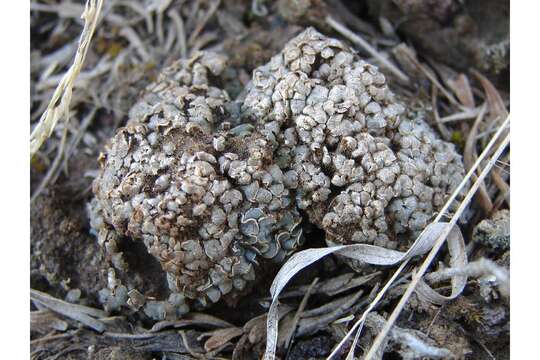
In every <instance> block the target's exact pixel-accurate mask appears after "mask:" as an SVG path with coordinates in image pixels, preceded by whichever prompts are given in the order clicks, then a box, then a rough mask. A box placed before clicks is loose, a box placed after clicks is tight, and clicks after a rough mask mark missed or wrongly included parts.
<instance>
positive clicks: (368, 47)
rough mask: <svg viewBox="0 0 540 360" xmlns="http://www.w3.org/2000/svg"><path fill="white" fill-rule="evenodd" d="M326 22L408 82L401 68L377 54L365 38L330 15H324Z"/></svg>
mask: <svg viewBox="0 0 540 360" xmlns="http://www.w3.org/2000/svg"><path fill="white" fill-rule="evenodd" d="M326 23H327V24H328V25H330V26H331V27H332V28H333V29H334V30H336V31H337V32H339V33H340V34H341V35H343V36H345V37H346V38H347V39H349V40H351V41H352V42H353V43H355V44H357V45H359V46H360V47H361V48H362V49H364V50H365V51H367V52H368V53H369V54H370V55H371V56H373V57H374V58H375V59H376V60H377V61H378V62H379V63H380V64H381V65H382V66H384V67H385V68H386V69H388V70H389V71H391V72H392V73H393V74H394V75H396V76H397V77H398V78H399V79H400V80H401V81H403V82H406V83H407V82H409V77H408V76H407V75H405V74H404V73H403V72H402V71H401V70H399V69H398V68H397V67H396V66H395V65H394V64H392V63H391V62H390V61H388V59H386V58H385V57H384V56H382V55H381V54H379V52H378V51H377V50H375V48H373V46H371V45H370V44H369V43H368V42H367V41H366V40H364V39H363V38H361V37H360V36H358V35H356V34H355V33H353V32H352V31H351V30H349V29H348V28H347V27H345V26H344V25H343V24H341V23H340V22H338V21H337V20H335V19H334V18H332V17H331V16H327V17H326Z"/></svg>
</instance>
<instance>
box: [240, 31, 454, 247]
mask: <svg viewBox="0 0 540 360" xmlns="http://www.w3.org/2000/svg"><path fill="white" fill-rule="evenodd" d="M243 110H244V111H245V112H246V113H247V114H249V115H250V117H251V118H252V119H253V121H254V122H256V123H257V124H258V125H259V126H260V127H261V128H262V129H263V130H262V131H263V133H264V134H265V135H266V136H267V137H268V138H269V139H271V140H272V142H273V143H274V146H275V147H276V148H277V149H276V161H277V162H278V163H279V164H282V166H284V167H286V168H291V169H292V170H294V171H295V172H296V173H297V174H298V179H299V181H298V187H297V189H296V190H297V192H296V196H297V204H298V208H299V209H301V210H303V211H305V212H307V213H308V214H309V217H310V221H311V222H313V223H314V224H316V225H317V226H319V227H321V228H322V229H324V230H325V231H326V234H327V237H326V241H327V243H328V244H329V245H334V244H343V243H345V244H346V243H356V242H361V243H370V244H376V245H380V246H384V247H389V248H395V247H396V246H397V245H398V240H400V239H407V238H411V237H414V236H416V235H417V234H418V232H419V231H421V230H422V229H423V228H424V227H425V226H426V225H427V224H428V222H429V220H430V217H431V216H432V214H433V212H434V211H435V210H436V209H438V208H440V207H441V206H442V205H443V203H444V201H445V198H446V196H447V194H449V192H450V191H451V190H452V189H453V188H454V187H455V186H456V185H457V184H458V183H459V182H460V181H461V179H462V177H463V166H462V162H461V157H460V156H459V155H458V154H457V153H456V152H455V150H454V147H453V145H452V144H449V143H447V142H444V141H442V140H440V139H439V138H438V137H437V136H436V134H435V133H434V132H433V131H432V130H431V129H430V128H429V126H428V125H427V124H426V123H425V122H424V121H423V120H422V119H421V117H420V116H418V114H412V113H411V114H408V113H406V111H405V108H404V107H403V106H402V105H401V104H400V103H398V102H397V101H396V99H395V96H394V95H393V93H392V92H391V91H390V90H389V88H388V86H387V84H386V79H385V77H384V75H383V74H382V73H380V72H379V71H378V70H377V68H376V67H375V66H373V65H370V64H368V63H366V62H365V61H363V60H360V59H358V57H357V56H356V55H354V54H353V53H352V52H351V51H350V50H349V49H348V48H347V47H346V46H345V45H344V44H343V43H342V42H340V41H338V40H335V39H329V38H327V37H325V36H323V35H321V34H320V33H318V32H317V31H315V30H313V29H308V30H306V31H305V32H303V33H302V34H301V35H299V36H298V37H296V38H295V39H293V40H291V41H290V42H289V43H288V44H287V45H286V46H285V49H284V50H283V51H282V52H281V53H280V54H278V55H276V56H275V57H273V58H272V60H271V61H270V62H269V63H268V64H266V65H264V66H261V67H259V68H257V69H255V71H254V75H253V81H252V84H251V86H250V88H249V89H248V94H247V96H246V98H245V101H244V102H243ZM405 243H406V241H405Z"/></svg>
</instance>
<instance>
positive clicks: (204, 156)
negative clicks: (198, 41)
mask: <svg viewBox="0 0 540 360" xmlns="http://www.w3.org/2000/svg"><path fill="white" fill-rule="evenodd" d="M224 68H225V59H224V58H222V57H220V56H218V55H215V54H211V53H204V54H200V55H198V56H196V57H195V58H193V59H190V60H182V61H179V62H177V63H175V64H174V65H172V66H171V67H168V68H167V69H165V70H164V73H163V75H162V76H161V77H160V78H159V79H158V81H157V82H156V83H155V84H153V85H152V86H150V87H149V88H148V89H147V94H146V95H145V96H144V97H143V98H142V100H141V101H140V102H139V103H138V104H136V105H135V106H134V107H133V109H132V111H131V112H130V120H129V122H128V124H127V125H126V126H125V127H124V128H121V129H119V130H118V132H117V134H116V136H115V137H114V138H113V139H111V141H110V144H109V145H108V147H107V149H106V154H105V156H104V158H103V159H102V170H101V173H100V174H99V176H98V177H97V178H96V180H95V182H94V189H93V190H94V193H95V199H94V200H93V201H92V203H91V205H90V208H91V217H92V227H93V228H94V229H95V230H96V232H98V233H99V241H100V243H101V244H102V245H103V246H104V248H105V249H106V251H107V253H108V254H109V258H110V261H111V263H112V267H111V268H110V269H109V288H108V289H104V290H103V291H102V294H101V296H102V300H103V302H104V303H105V304H106V307H108V308H110V309H114V308H117V307H118V306H121V305H124V304H125V303H127V304H129V305H130V306H131V307H132V308H134V309H140V308H143V310H144V311H145V312H146V314H147V315H149V316H150V317H152V318H155V319H164V318H174V317H177V316H179V315H181V314H182V313H184V312H186V311H188V309H189V307H188V306H189V303H191V302H194V301H195V302H197V303H199V304H201V305H203V306H205V305H207V304H209V303H212V302H217V301H218V300H220V299H221V298H222V297H224V296H226V297H231V296H235V295H237V294H239V293H240V292H241V291H242V290H244V288H245V287H246V283H247V282H248V281H253V280H254V279H255V277H256V269H257V268H258V261H263V260H265V259H272V260H274V261H277V262H281V261H283V260H284V259H285V258H286V256H287V255H289V254H291V253H292V252H294V251H295V250H296V249H297V248H298V246H299V245H300V243H301V241H302V230H301V224H300V223H301V219H302V218H301V212H305V213H306V214H307V215H308V217H309V221H310V222H311V223H313V224H314V225H316V226H318V227H320V228H322V229H324V230H325V232H326V235H327V236H326V240H327V243H328V244H329V245H334V244H338V243H354V242H367V243H373V244H376V245H380V246H385V247H390V248H395V247H397V246H398V245H399V244H400V243H401V244H406V243H407V241H408V240H410V239H411V238H412V237H413V236H415V235H416V234H417V233H418V232H419V231H420V230H422V229H423V228H424V227H425V226H426V224H427V223H428V221H429V219H430V217H431V215H432V214H433V212H434V211H435V210H436V209H437V208H439V207H440V206H441V205H442V204H443V202H444V199H445V197H446V196H447V194H448V193H449V192H450V191H451V190H452V188H453V187H454V186H455V185H456V184H457V183H458V182H459V181H460V180H461V178H462V173H463V168H462V165H461V159H460V156H459V155H458V154H457V153H456V152H455V151H454V149H453V146H452V145H451V144H448V143H446V142H444V141H442V140H440V139H439V138H438V137H437V136H436V135H435V133H434V132H433V131H432V130H431V129H430V128H429V127H428V125H427V124H426V123H425V122H424V121H423V120H422V119H420V118H418V117H412V116H409V114H407V113H406V110H405V108H404V107H403V106H402V105H401V104H399V103H398V102H396V100H395V99H394V95H393V94H392V93H391V92H390V90H389V89H388V87H387V85H386V80H385V77H384V75H382V74H381V73H380V72H379V71H378V70H377V68H376V67H374V66H372V65H370V64H368V63H366V62H364V61H362V60H359V59H358V58H357V56H356V55H354V54H353V52H352V51H351V50H350V49H348V48H347V47H346V46H345V45H344V44H343V43H341V42H340V41H338V40H335V39H329V38H326V37H324V36H323V35H321V34H319V33H318V32H316V31H315V30H314V29H307V30H306V31H304V32H303V33H301V34H300V35H298V36H297V37H296V38H294V39H293V40H291V41H290V42H289V43H288V44H287V45H286V46H285V49H284V50H283V51H282V52H281V53H279V54H278V55H276V56H275V57H273V58H272V60H271V61H270V62H269V63H268V64H266V65H264V66H261V67H259V68H257V69H256V70H255V71H254V73H253V80H252V82H251V83H250V85H249V86H248V88H247V92H246V95H245V97H244V98H243V99H238V100H237V101H236V103H234V102H231V101H230V100H229V98H228V95H227V94H226V92H225V91H223V90H221V89H220V87H219V86H218V85H217V84H216V83H215V81H214V79H216V78H217V77H218V76H219V75H220V73H221V72H222V71H223V69H224ZM238 107H240V109H241V110H240V112H241V116H240V114H239V111H238ZM234 109H236V110H234ZM233 124H234V125H237V124H240V125H238V126H235V127H233ZM123 237H131V238H132V239H134V240H135V241H142V242H143V243H144V245H145V247H146V249H147V251H148V252H149V253H150V254H151V255H153V256H154V257H155V258H156V259H157V260H158V261H159V262H160V264H161V267H162V269H163V271H164V272H165V273H166V274H167V280H168V288H169V289H170V291H171V295H170V297H169V298H168V299H167V300H163V299H161V300H153V299H149V298H147V296H145V295H143V294H141V292H139V291H138V290H137V289H136V288H135V286H134V284H131V283H129V269H128V266H127V264H126V262H125V261H124V259H123V255H122V253H121V252H120V251H119V243H120V242H121V241H123V240H122V239H123ZM115 269H116V270H115ZM116 271H121V272H122V273H123V274H127V276H124V278H127V279H128V280H127V282H126V281H125V282H126V284H121V283H120V281H119V280H118V278H117V276H116Z"/></svg>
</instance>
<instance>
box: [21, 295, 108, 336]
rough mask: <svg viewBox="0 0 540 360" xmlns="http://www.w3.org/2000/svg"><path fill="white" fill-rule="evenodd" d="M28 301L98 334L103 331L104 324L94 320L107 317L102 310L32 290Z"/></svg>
mask: <svg viewBox="0 0 540 360" xmlns="http://www.w3.org/2000/svg"><path fill="white" fill-rule="evenodd" d="M30 299H31V300H32V301H35V302H38V303H39V304H41V305H43V306H44V307H46V308H48V309H50V310H52V311H54V312H55V313H58V314H61V315H64V316H66V317H68V318H70V319H73V320H77V321H79V322H80V323H82V324H84V325H86V326H88V327H89V328H91V329H94V330H96V331H98V332H103V331H105V324H104V323H103V322H101V321H99V320H97V319H96V317H98V318H99V317H105V316H107V314H106V313H105V312H104V311H102V310H98V309H94V308H90V307H87V306H82V305H76V304H71V303H68V302H66V301H63V300H60V299H56V298H54V297H52V296H50V295H48V294H45V293H43V292H41V291H37V290H34V289H30Z"/></svg>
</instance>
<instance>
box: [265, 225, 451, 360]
mask: <svg viewBox="0 0 540 360" xmlns="http://www.w3.org/2000/svg"><path fill="white" fill-rule="evenodd" d="M447 226H448V224H447V223H432V224H430V225H429V226H428V227H426V229H424V231H423V232H422V233H421V234H420V236H419V237H418V238H417V239H416V241H415V242H414V243H413V245H412V246H411V247H410V248H409V250H408V251H407V252H405V253H403V252H401V251H396V250H391V249H387V248H384V247H379V246H375V245H368V244H354V245H341V246H335V247H329V248H320V249H318V248H316V249H307V250H303V251H300V252H298V253H296V254H294V255H293V256H292V257H291V258H290V259H289V260H288V261H287V262H286V263H285V264H284V265H283V266H282V267H281V269H280V271H279V273H278V274H277V275H276V277H275V278H274V281H273V283H272V286H271V288H270V293H271V295H272V303H271V305H270V309H269V311H268V320H267V343H266V352H265V355H264V358H265V359H274V358H275V352H276V347H277V339H278V309H279V300H278V298H279V295H280V293H281V291H282V290H283V289H284V288H285V286H286V285H287V283H288V282H289V281H290V280H291V279H292V278H293V277H294V276H295V275H296V274H297V273H298V272H300V271H301V270H302V269H304V268H305V267H307V266H309V265H311V264H313V263H314V262H316V261H318V260H320V259H322V258H323V257H325V256H327V255H330V254H336V255H340V256H343V257H347V258H350V259H354V260H357V261H360V262H363V263H367V264H371V265H395V264H398V263H402V265H401V266H400V269H402V268H403V267H404V264H406V263H407V261H408V260H409V259H411V258H412V257H414V256H417V255H422V254H425V253H426V252H428V251H429V250H430V249H431V248H432V247H433V244H435V242H436V240H437V238H438V234H440V233H441V231H444V230H445V229H446V228H447ZM388 286H389V285H388ZM385 289H387V287H385ZM379 298H380V297H379ZM377 301H378V300H377Z"/></svg>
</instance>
